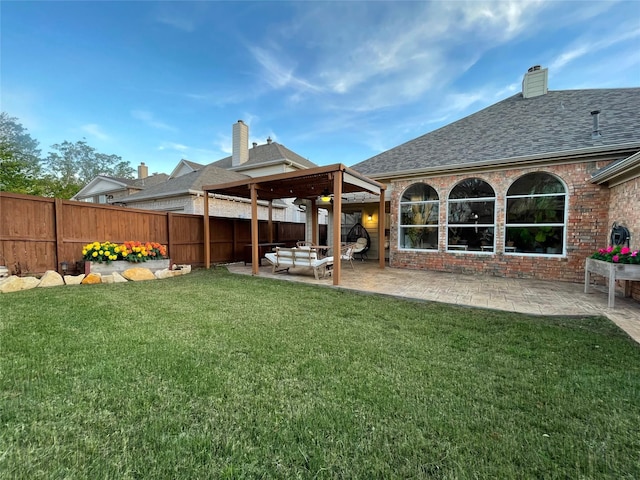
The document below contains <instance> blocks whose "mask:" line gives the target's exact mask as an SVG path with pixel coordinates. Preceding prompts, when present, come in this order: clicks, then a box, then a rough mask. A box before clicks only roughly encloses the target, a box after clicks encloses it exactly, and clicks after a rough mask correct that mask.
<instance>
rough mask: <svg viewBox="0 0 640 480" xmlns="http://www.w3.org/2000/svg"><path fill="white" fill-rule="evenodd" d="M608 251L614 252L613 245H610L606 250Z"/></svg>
mask: <svg viewBox="0 0 640 480" xmlns="http://www.w3.org/2000/svg"><path fill="white" fill-rule="evenodd" d="M605 251H606V252H607V253H611V252H613V247H612V246H608V247H607V249H606V250H605Z"/></svg>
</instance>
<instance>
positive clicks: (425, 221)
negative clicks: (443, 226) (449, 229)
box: [400, 203, 438, 225]
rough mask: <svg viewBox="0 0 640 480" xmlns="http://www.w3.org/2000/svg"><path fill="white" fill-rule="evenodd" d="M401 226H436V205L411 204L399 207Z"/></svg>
mask: <svg viewBox="0 0 640 480" xmlns="http://www.w3.org/2000/svg"><path fill="white" fill-rule="evenodd" d="M400 211H401V218H400V222H401V225H437V224H438V204H437V203H413V204H407V205H400Z"/></svg>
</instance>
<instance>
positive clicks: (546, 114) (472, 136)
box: [351, 88, 640, 176]
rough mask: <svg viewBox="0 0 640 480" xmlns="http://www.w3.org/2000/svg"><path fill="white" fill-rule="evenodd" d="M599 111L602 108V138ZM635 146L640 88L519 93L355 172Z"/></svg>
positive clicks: (359, 166)
mask: <svg viewBox="0 0 640 480" xmlns="http://www.w3.org/2000/svg"><path fill="white" fill-rule="evenodd" d="M594 110H600V115H599V124H600V131H601V137H599V138H598V139H597V140H595V139H593V138H592V130H593V118H592V115H591V112H592V111H594ZM634 142H635V143H638V142H640V88H619V89H598V90H563V91H549V92H548V93H547V94H546V95H541V96H538V97H533V98H526V99H525V98H523V97H522V94H520V93H518V94H516V95H514V96H512V97H509V98H507V99H505V100H502V101H500V102H498V103H496V104H494V105H491V106H489V107H487V108H485V109H484V110H480V111H479V112H476V113H474V114H472V115H469V116H468V117H465V118H463V119H461V120H458V121H456V122H453V123H451V124H449V125H446V126H444V127H442V128H440V129H438V130H434V131H433V132H430V133H427V134H425V135H422V136H420V137H418V138H415V139H413V140H410V141H408V142H406V143H404V144H402V145H399V146H397V147H394V148H392V149H390V150H387V151H386V152H383V153H380V154H378V155H376V156H374V157H371V158H369V159H368V160H364V161H363V162H360V163H357V164H355V165H353V166H352V167H351V168H353V169H354V170H357V171H358V172H360V173H362V174H364V175H370V176H379V175H383V174H385V173H392V172H403V171H413V170H418V171H419V170H423V169H438V168H448V167H454V166H456V165H469V164H474V163H484V162H495V163H496V164H498V163H502V162H506V161H513V159H518V158H519V157H527V156H532V155H543V154H551V153H554V152H570V151H572V150H579V149H585V148H589V147H597V146H604V147H607V146H615V145H619V144H624V143H634Z"/></svg>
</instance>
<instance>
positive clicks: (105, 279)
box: [102, 274, 113, 283]
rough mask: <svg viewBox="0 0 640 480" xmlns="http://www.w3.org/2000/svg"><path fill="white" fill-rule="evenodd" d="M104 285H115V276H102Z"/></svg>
mask: <svg viewBox="0 0 640 480" xmlns="http://www.w3.org/2000/svg"><path fill="white" fill-rule="evenodd" d="M102 283H113V275H111V274H110V275H102Z"/></svg>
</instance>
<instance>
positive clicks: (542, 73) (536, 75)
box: [522, 65, 549, 98]
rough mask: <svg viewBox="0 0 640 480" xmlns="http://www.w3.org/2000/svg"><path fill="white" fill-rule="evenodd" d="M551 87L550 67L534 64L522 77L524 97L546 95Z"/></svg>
mask: <svg viewBox="0 0 640 480" xmlns="http://www.w3.org/2000/svg"><path fill="white" fill-rule="evenodd" d="M548 88H549V69H548V68H540V65H534V66H533V67H531V68H530V69H529V70H528V71H527V73H525V74H524V78H523V79H522V98H531V97H539V96H540V95H545V94H546V93H547V91H548Z"/></svg>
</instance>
